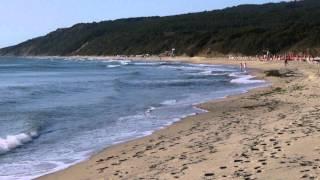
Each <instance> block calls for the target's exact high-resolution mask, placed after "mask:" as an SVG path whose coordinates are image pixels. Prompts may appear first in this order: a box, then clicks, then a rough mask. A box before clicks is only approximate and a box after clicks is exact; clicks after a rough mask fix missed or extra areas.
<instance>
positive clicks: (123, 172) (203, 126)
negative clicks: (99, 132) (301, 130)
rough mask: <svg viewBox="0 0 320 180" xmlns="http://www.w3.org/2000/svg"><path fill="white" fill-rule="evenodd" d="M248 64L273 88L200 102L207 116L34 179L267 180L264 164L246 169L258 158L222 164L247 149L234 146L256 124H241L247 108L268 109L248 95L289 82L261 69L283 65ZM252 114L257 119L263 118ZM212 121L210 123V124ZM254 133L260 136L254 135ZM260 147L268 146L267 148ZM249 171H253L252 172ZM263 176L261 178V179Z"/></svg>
mask: <svg viewBox="0 0 320 180" xmlns="http://www.w3.org/2000/svg"><path fill="white" fill-rule="evenodd" d="M140 60H141V58H140ZM144 60H153V59H144ZM155 60H156V59H155ZM162 60H163V61H179V62H186V63H198V64H224V65H238V64H239V63H240V62H239V61H234V60H227V59H225V58H218V59H210V58H185V57H183V58H181V57H176V58H171V59H162ZM247 63H248V65H249V67H250V68H253V69H254V71H253V73H254V75H255V76H256V77H257V78H258V79H264V80H267V81H268V82H271V83H272V86H270V87H264V88H258V89H253V90H250V91H249V92H248V93H245V94H240V95H235V96H229V97H227V98H223V99H219V100H214V101H210V102H207V103H203V104H200V105H198V106H197V107H200V108H201V109H205V110H207V111H208V112H207V113H203V114H199V115H195V116H190V117H187V118H185V119H183V120H181V121H179V122H176V123H174V124H172V125H170V126H169V127H166V128H165V129H161V130H158V131H156V132H154V133H153V134H152V135H149V136H146V137H143V138H139V139H136V140H132V141H129V142H125V143H121V144H117V145H113V146H111V147H108V148H106V149H105V150H103V151H101V152H100V153H97V154H96V155H94V156H92V157H91V158H90V159H88V160H86V161H84V162H81V163H79V164H76V165H74V166H71V167H69V168H67V169H65V170H62V171H58V172H55V173H53V174H49V175H45V176H42V177H40V178H39V179H103V178H106V177H108V178H110V179H135V178H136V179H138V177H144V178H147V179H148V178H160V179H176V178H182V179H188V178H191V179H201V178H202V179H203V178H209V179H210V178H236V177H247V176H249V175H248V174H251V175H250V176H249V177H253V176H254V175H261V176H259V177H260V178H262V179H263V177H265V178H266V177H269V178H270V175H272V173H273V172H272V173H270V172H268V171H267V170H262V169H263V166H266V165H263V164H262V165H261V166H259V168H257V167H258V165H256V166H255V167H253V170H251V169H250V168H251V166H254V165H252V164H259V162H260V161H259V160H261V159H257V162H255V160H253V161H249V162H246V161H245V160H241V158H240V157H239V159H233V160H230V162H229V161H228V162H225V160H226V159H230V158H232V157H233V158H235V156H239V153H240V152H242V150H243V149H242V148H244V147H247V145H245V146H244V147H242V146H239V145H238V144H239V142H246V140H245V139H248V138H249V139H250V137H251V138H252V136H249V135H248V134H247V131H255V129H254V128H255V126H254V124H253V123H250V122H248V120H246V117H247V119H252V118H253V117H250V116H249V115H250V113H249V114H248V111H250V110H251V109H253V110H254V111H255V110H256V109H257V110H258V111H259V110H260V111H261V108H262V109H263V108H265V106H269V104H267V105H265V106H262V105H259V104H261V103H263V102H265V101H268V98H267V99H263V101H262V102H260V101H261V100H260V99H256V100H259V101H253V102H251V101H252V100H250V98H249V97H255V96H257V95H259V94H266V93H270V91H271V92H273V91H274V89H275V87H277V86H279V85H280V84H282V83H283V82H286V81H288V79H287V78H275V77H266V76H265V75H264V71H265V70H270V69H281V68H282V66H283V65H282V64H281V63H265V62H258V61H248V62H247ZM296 66H300V65H296V64H293V65H292V67H290V68H296ZM303 66H306V65H303ZM288 78H289V79H290V81H291V79H294V80H292V81H294V82H295V81H296V79H297V78H301V77H288ZM289 83H290V82H289ZM280 93H281V92H280ZM281 95H283V94H279V96H281ZM249 101H250V102H249ZM243 104H249V105H247V106H246V107H250V108H247V109H246V108H245V109H244V110H243V107H242V106H243ZM257 104H258V105H257ZM276 105H278V104H270V106H276ZM239 107H241V108H240V110H237V109H238V108H239ZM226 111H227V112H226ZM228 111H230V112H228ZM238 111H239V112H238ZM271 112H272V111H271ZM238 113H243V114H244V115H243V114H241V115H240V116H239V114H238ZM278 113H279V112H278ZM235 114H237V115H238V116H239V117H240V118H239V119H240V120H237V121H235V122H234V121H233V119H235V118H237V116H236V115H235ZM280 114H281V113H280ZM256 115H257V117H259V116H261V115H262V114H261V115H260V114H256ZM230 116H231V117H230ZM254 119H255V118H254ZM267 119H268V118H267ZM268 120H270V121H272V120H273V119H272V118H270V119H268ZM212 121H214V122H215V123H212ZM242 123H243V124H246V123H247V125H246V126H247V127H246V130H245V131H242V130H243V129H242V130H241V128H243V127H241V128H240V129H239V127H232V128H229V129H227V130H224V131H221V130H220V128H223V127H225V126H226V125H227V126H235V124H242ZM259 123H261V122H259ZM251 126H252V127H251ZM261 126H262V125H261ZM209 127H210V128H209ZM232 129H236V132H233V131H230V130H232ZM238 131H239V132H238ZM254 134H259V133H257V132H256V133H254ZM271 134H272V133H271ZM264 135H265V134H264ZM272 135H274V134H272ZM248 142H250V141H248ZM240 144H241V143H240ZM243 144H245V143H243ZM265 146H266V147H267V145H265ZM252 151H256V150H252ZM257 151H259V150H257ZM271 153H273V152H271ZM252 157H253V155H252ZM250 158H251V156H250ZM247 161H248V160H247ZM266 161H267V160H264V161H261V163H265V162H266ZM251 162H252V163H251ZM253 162H254V163H253ZM261 163H260V164H261ZM240 164H241V165H246V168H245V170H244V169H243V168H240V167H241V165H240ZM232 166H233V167H232ZM236 166H238V167H236ZM237 168H238V169H239V170H241V169H242V171H237V170H236V169H237ZM249 169H250V171H249ZM247 171H248V172H247ZM253 171H256V173H254V172H253ZM258 171H259V173H258ZM236 172H237V173H236ZM244 172H247V173H244ZM264 172H267V173H264ZM279 173H280V172H279ZM264 174H266V175H265V176H262V175H264ZM268 175H269V176H268ZM291 175H292V174H291ZM291 177H296V176H291ZM296 178H297V177H296Z"/></svg>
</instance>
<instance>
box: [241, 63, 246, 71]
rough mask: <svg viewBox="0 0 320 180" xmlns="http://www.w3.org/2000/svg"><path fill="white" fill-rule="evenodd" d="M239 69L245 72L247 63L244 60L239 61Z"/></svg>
mask: <svg viewBox="0 0 320 180" xmlns="http://www.w3.org/2000/svg"><path fill="white" fill-rule="evenodd" d="M240 71H241V72H247V63H246V62H241V63H240Z"/></svg>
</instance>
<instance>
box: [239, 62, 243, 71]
mask: <svg viewBox="0 0 320 180" xmlns="http://www.w3.org/2000/svg"><path fill="white" fill-rule="evenodd" d="M240 71H241V72H242V71H243V63H242V62H241V63H240Z"/></svg>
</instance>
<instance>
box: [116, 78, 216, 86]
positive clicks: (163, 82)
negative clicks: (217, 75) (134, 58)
mask: <svg viewBox="0 0 320 180" xmlns="http://www.w3.org/2000/svg"><path fill="white" fill-rule="evenodd" d="M214 82H215V80H214V79H187V80H182V79H176V80H138V81H136V80H132V81H126V80H119V79H118V80H116V83H118V84H121V85H125V86H134V87H182V86H190V85H203V86H209V85H212V84H213V83H214Z"/></svg>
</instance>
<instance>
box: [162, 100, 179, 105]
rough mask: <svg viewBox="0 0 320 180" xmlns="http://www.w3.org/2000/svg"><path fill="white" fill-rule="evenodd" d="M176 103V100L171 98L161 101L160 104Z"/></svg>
mask: <svg viewBox="0 0 320 180" xmlns="http://www.w3.org/2000/svg"><path fill="white" fill-rule="evenodd" d="M176 103H177V100H175V99H171V100H165V101H163V102H162V103H161V105H174V104H176Z"/></svg>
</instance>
